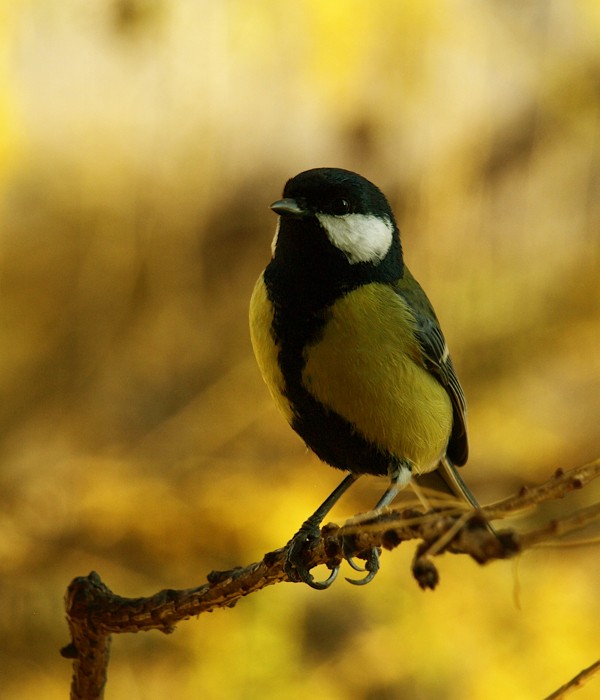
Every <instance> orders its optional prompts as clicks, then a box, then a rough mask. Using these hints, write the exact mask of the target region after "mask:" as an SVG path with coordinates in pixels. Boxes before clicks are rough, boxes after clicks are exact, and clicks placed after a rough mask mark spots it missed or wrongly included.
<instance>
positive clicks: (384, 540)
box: [61, 459, 600, 700]
mask: <svg viewBox="0 0 600 700" xmlns="http://www.w3.org/2000/svg"><path fill="white" fill-rule="evenodd" d="M598 476H600V459H599V460H596V461H595V462H593V463H591V464H588V465H586V466H584V467H580V468H578V469H573V470H571V471H569V472H563V471H561V470H559V471H557V472H556V473H555V474H554V476H553V477H552V478H551V479H550V480H549V481H547V482H546V483H544V484H541V485H540V486H537V487H534V488H529V489H522V490H521V492H520V493H519V494H517V495H516V496H513V497H511V498H508V499H506V500H504V501H501V502H499V503H496V504H492V505H490V506H486V507H484V508H482V509H481V510H479V511H470V512H468V513H466V512H465V511H464V509H461V508H456V507H455V506H451V507H445V508H443V509H439V510H435V511H431V512H429V513H425V514H423V513H421V512H419V511H417V510H414V509H412V508H406V509H404V510H399V511H398V510H394V511H388V512H384V513H380V514H378V515H375V516H373V517H367V518H360V519H359V520H358V521H357V520H356V519H355V520H353V521H351V522H349V523H348V524H347V525H345V526H343V527H339V526H337V525H334V524H329V525H326V526H325V527H324V528H322V530H321V538H320V539H319V540H318V541H317V542H316V543H315V546H314V547H313V548H312V549H311V550H310V551H309V552H308V553H307V557H306V559H307V561H306V563H307V565H308V568H312V567H313V566H317V565H319V564H326V565H328V566H329V567H333V566H337V565H338V564H339V563H340V562H341V561H342V559H343V558H344V557H361V555H362V556H363V558H364V557H366V556H367V553H368V552H369V551H370V550H371V549H372V548H373V547H384V548H386V549H393V548H394V547H396V546H398V545H399V544H400V543H401V542H404V541H407V540H413V539H416V540H420V544H419V546H418V548H417V553H416V556H415V559H414V561H413V566H412V571H413V575H414V576H415V578H416V580H417V582H418V583H419V585H420V586H421V587H422V588H435V586H436V585H437V583H438V580H439V575H438V572H437V569H436V567H435V566H434V564H433V562H432V557H433V556H438V555H441V554H443V553H444V552H452V553H454V554H466V555H468V556H470V557H471V558H473V559H474V560H475V561H477V562H478V563H480V564H484V563H486V562H489V561H491V560H494V559H505V558H508V557H512V556H514V555H515V554H517V553H519V552H522V551H524V550H526V549H528V548H530V547H532V546H534V545H537V544H539V543H541V542H543V541H546V540H548V539H553V538H556V537H557V536H559V535H562V534H564V533H566V532H572V531H574V530H579V529H581V528H582V527H584V526H585V525H587V524H589V523H590V522H595V521H598V520H600V504H596V505H593V506H590V507H589V508H586V509H583V510H580V511H578V512H576V513H573V514H570V515H567V516H565V517H564V518H560V519H557V520H553V521H552V522H550V523H549V524H547V525H545V526H543V527H541V528H539V529H537V530H531V531H529V532H525V533H517V532H516V531H515V530H511V529H507V530H503V531H501V532H499V533H494V532H493V531H492V530H490V528H489V527H488V526H487V522H488V521H489V520H492V519H498V518H500V517H506V516H507V515H510V514H514V513H518V512H521V511H523V510H524V509H526V508H529V507H532V506H534V505H536V504H538V503H541V502H543V501H547V500H551V499H556V498H561V497H563V496H564V495H565V494H567V493H569V492H570V491H572V490H574V489H579V488H583V487H584V486H585V485H587V484H588V483H589V482H591V481H592V480H593V479H595V478H596V477H598ZM286 557H287V547H283V548H281V549H277V550H275V551H273V552H269V553H267V554H265V556H264V557H263V559H262V560H261V561H260V562H255V563H254V564H250V565H249V566H246V567H237V568H235V569H232V570H230V571H213V572H212V573H210V574H209V575H208V576H207V580H208V583H204V584H202V585H200V586H197V587H195V588H188V589H183V590H172V589H165V590H162V591H159V592H158V593H156V594H155V595H153V596H150V597H147V598H123V597H121V596H119V595H116V594H115V593H113V592H112V591H111V590H110V589H109V588H108V587H107V586H106V585H105V584H104V583H103V582H102V581H101V579H100V576H99V575H98V574H96V573H95V572H92V573H90V574H89V575H88V576H82V577H78V578H76V579H74V580H73V581H72V582H71V584H70V585H69V588H68V589H67V594H66V597H65V606H66V611H67V620H68V623H69V628H70V632H71V643H70V644H68V645H67V646H66V647H64V648H63V649H62V652H61V653H62V654H63V656H65V657H66V658H70V659H73V680H72V684H71V698H72V700H98V699H99V698H102V697H103V692H104V686H105V684H106V674H107V668H108V661H109V650H110V635H111V634H113V633H123V632H141V631H148V630H159V631H161V632H164V633H166V634H168V633H170V632H173V630H174V629H175V625H176V624H177V623H179V622H181V621H182V620H186V619H188V618H190V617H193V616H197V615H200V614H201V613H204V612H209V611H211V610H214V609H216V608H224V607H233V606H234V605H235V604H236V603H237V602H238V600H240V598H242V597H244V596H246V595H249V594H250V593H254V592H255V591H258V590H260V589H262V588H265V587H266V586H269V585H271V584H274V583H279V582H282V581H289V579H288V577H287V576H286V574H285V571H284V563H285V561H286ZM582 673H583V672H582Z"/></svg>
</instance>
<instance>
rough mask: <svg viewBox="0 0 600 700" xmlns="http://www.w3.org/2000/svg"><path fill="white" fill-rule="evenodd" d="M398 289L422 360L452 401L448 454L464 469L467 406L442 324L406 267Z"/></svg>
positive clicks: (397, 283) (466, 445)
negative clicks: (412, 324) (414, 332)
mask: <svg viewBox="0 0 600 700" xmlns="http://www.w3.org/2000/svg"><path fill="white" fill-rule="evenodd" d="M394 288H395V291H396V293H397V294H399V295H400V296H401V297H402V298H403V299H404V301H405V302H406V303H407V304H408V305H409V307H410V310H411V312H412V313H413V314H414V317H415V324H416V336H417V339H418V341H419V346H420V350H421V357H419V358H417V359H418V361H420V363H421V364H422V365H423V367H425V369H427V370H428V371H429V372H430V373H431V374H432V375H433V376H434V377H435V378H436V379H437V380H438V381H439V382H440V384H441V385H442V386H443V387H444V388H445V389H446V391H447V392H448V395H449V396H450V400H451V401H452V408H453V413H454V422H453V425H452V433H451V435H450V440H449V442H448V451H447V455H448V458H449V459H450V460H451V461H452V463H453V464H455V465H457V466H461V465H463V464H465V462H466V461H467V458H468V455H469V444H468V438H467V418H466V414H467V403H466V401H465V395H464V392H463V390H462V387H461V385H460V382H459V381H458V377H457V376H456V371H455V369H454V365H453V364H452V359H451V357H450V354H449V352H448V346H447V345H446V340H445V338H444V335H443V333H442V330H441V328H440V324H439V322H438V320H437V317H436V315H435V312H434V310H433V307H432V306H431V303H430V302H429V299H428V298H427V296H426V294H425V292H424V291H423V290H422V288H421V286H420V285H419V283H418V282H417V281H416V280H415V279H414V277H413V276H412V275H411V273H410V271H409V270H408V268H407V267H404V274H403V276H402V278H401V279H399V280H398V281H397V282H396V283H395V285H394Z"/></svg>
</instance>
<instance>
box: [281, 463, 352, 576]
mask: <svg viewBox="0 0 600 700" xmlns="http://www.w3.org/2000/svg"><path fill="white" fill-rule="evenodd" d="M359 476H360V475H359V474H348V476H346V477H345V478H344V480H343V481H342V482H341V483H340V484H339V486H337V487H336V488H335V489H334V490H333V491H332V492H331V494H330V495H329V496H328V497H327V498H326V499H325V500H324V501H323V503H321V505H320V506H319V507H318V508H317V510H316V511H315V512H314V513H313V514H312V515H311V516H310V517H309V518H308V519H307V520H305V521H304V523H302V526H301V527H300V529H299V530H298V532H297V533H296V534H295V535H294V536H293V537H292V539H291V540H290V541H289V543H288V545H289V548H288V553H287V559H286V562H285V565H284V568H285V573H286V574H287V575H288V577H289V579H290V580H291V581H304V583H306V584H308V585H309V586H311V588H316V589H318V590H324V589H325V588H329V586H331V584H332V583H333V582H334V581H335V579H336V577H337V575H338V571H339V570H340V567H339V565H338V566H335V567H334V568H333V569H332V570H331V574H330V575H329V577H328V578H327V579H326V580H325V581H315V579H314V578H313V576H312V574H311V573H310V571H309V570H308V569H307V568H306V566H305V565H304V561H303V560H304V555H305V553H306V551H307V550H308V549H310V547H311V545H312V543H313V541H314V540H317V539H318V538H319V536H320V534H321V529H320V528H321V523H322V522H323V518H324V517H325V516H326V515H327V513H329V511H330V510H331V509H332V508H333V506H334V505H335V504H336V503H337V501H338V500H339V499H340V497H341V496H342V495H343V494H344V493H345V492H346V491H347V490H348V489H349V488H350V486H352V484H353V483H354V482H355V481H356V480H357V479H358V477H359Z"/></svg>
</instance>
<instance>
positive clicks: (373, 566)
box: [346, 463, 411, 586]
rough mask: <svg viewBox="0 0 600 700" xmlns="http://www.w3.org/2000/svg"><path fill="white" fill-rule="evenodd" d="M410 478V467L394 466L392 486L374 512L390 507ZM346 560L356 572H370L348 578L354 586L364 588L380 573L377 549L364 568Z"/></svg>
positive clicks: (391, 469) (403, 465) (349, 558)
mask: <svg viewBox="0 0 600 700" xmlns="http://www.w3.org/2000/svg"><path fill="white" fill-rule="evenodd" d="M410 478H411V469H410V465H406V464H403V463H402V464H395V465H393V467H391V468H390V485H389V486H388V487H387V489H386V491H385V493H384V494H383V496H382V497H381V498H380V499H379V500H378V501H377V503H376V504H375V507H374V508H373V511H374V512H375V513H377V512H379V511H381V510H383V509H384V508H386V507H387V506H389V504H390V503H391V502H392V501H393V500H394V498H396V496H397V495H398V491H400V490H402V489H403V488H404V487H405V486H406V484H408V483H409V482H410ZM346 560H347V561H348V563H349V564H350V566H351V567H352V568H353V569H354V570H355V571H367V572H368V573H367V575H366V576H365V577H364V578H361V579H354V578H346V581H348V583H351V584H353V585H354V586H364V585H365V584H367V583H370V582H371V581H372V580H373V579H374V578H375V575H376V574H377V572H378V571H379V550H378V549H377V547H373V549H371V551H370V552H369V555H368V557H367V559H366V562H365V566H364V568H363V567H361V566H359V565H358V564H356V562H354V560H353V559H352V557H346Z"/></svg>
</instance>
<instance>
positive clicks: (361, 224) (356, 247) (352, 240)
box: [316, 214, 394, 265]
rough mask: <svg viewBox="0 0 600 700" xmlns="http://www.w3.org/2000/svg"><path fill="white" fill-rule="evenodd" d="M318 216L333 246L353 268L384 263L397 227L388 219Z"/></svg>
mask: <svg viewBox="0 0 600 700" xmlns="http://www.w3.org/2000/svg"><path fill="white" fill-rule="evenodd" d="M316 216H317V219H318V220H319V223H320V224H321V226H322V227H323V228H324V229H325V231H326V232H327V237H328V238H329V240H330V241H331V243H332V244H333V245H334V246H335V247H336V248H339V249H340V250H341V251H342V252H343V253H344V254H345V255H346V257H347V258H348V262H349V263H350V264H352V265H354V264H356V263H360V262H370V263H378V262H381V261H382V260H383V258H385V256H386V255H387V252H388V250H389V249H390V246H391V245H392V238H393V235H394V227H393V225H392V222H391V221H390V220H389V219H388V218H380V217H378V216H372V215H366V214H346V215H345V216H333V215H332V214H317V215H316Z"/></svg>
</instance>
